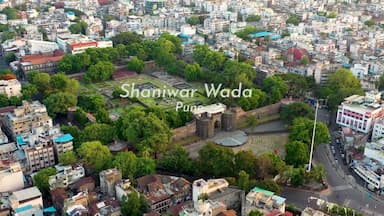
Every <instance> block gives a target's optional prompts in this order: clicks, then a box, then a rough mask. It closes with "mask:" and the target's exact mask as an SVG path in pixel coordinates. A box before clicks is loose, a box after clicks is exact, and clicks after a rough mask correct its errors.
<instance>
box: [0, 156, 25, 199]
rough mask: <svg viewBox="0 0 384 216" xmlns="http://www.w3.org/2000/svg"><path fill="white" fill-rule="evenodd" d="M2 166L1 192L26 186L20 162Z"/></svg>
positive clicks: (0, 170) (0, 177)
mask: <svg viewBox="0 0 384 216" xmlns="http://www.w3.org/2000/svg"><path fill="white" fill-rule="evenodd" d="M0 166H1V167H0V193H4V192H13V191H17V190H21V189H23V188H24V176H23V171H22V170H21V166H20V164H19V163H12V164H9V165H8V166H3V165H0Z"/></svg>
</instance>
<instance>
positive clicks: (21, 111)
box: [3, 101, 53, 139]
mask: <svg viewBox="0 0 384 216" xmlns="http://www.w3.org/2000/svg"><path fill="white" fill-rule="evenodd" d="M3 125H4V128H5V130H6V132H8V133H9V134H10V135H11V136H12V138H13V139H16V136H18V135H21V136H22V135H23V134H29V133H31V131H32V130H33V129H35V130H36V129H37V128H41V127H47V128H52V127H53V123H52V119H51V117H49V116H48V112H47V109H46V107H45V106H44V105H43V104H41V103H40V102H39V101H33V102H32V103H30V102H28V101H23V104H22V105H21V106H19V107H17V108H16V109H14V110H13V112H9V113H7V114H6V115H5V116H4V119H3Z"/></svg>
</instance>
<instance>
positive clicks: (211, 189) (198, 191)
mask: <svg viewBox="0 0 384 216" xmlns="http://www.w3.org/2000/svg"><path fill="white" fill-rule="evenodd" d="M202 194H206V195H207V196H208V199H209V200H211V201H214V202H219V203H222V204H223V205H224V206H226V208H228V209H233V210H236V211H237V212H239V214H241V213H242V212H243V210H242V207H243V206H244V200H245V194H244V191H243V190H240V189H238V188H234V187H229V184H228V182H227V181H226V180H225V179H209V180H207V181H205V180H204V179H198V180H196V181H194V182H193V186H192V200H193V203H196V202H198V200H199V197H200V196H201V195H202Z"/></svg>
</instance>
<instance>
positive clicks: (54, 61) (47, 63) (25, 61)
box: [20, 50, 65, 78]
mask: <svg viewBox="0 0 384 216" xmlns="http://www.w3.org/2000/svg"><path fill="white" fill-rule="evenodd" d="M64 55H65V53H64V52H63V51H61V50H55V51H53V52H49V53H40V54H31V55H26V56H23V57H22V58H21V61H20V69H21V71H22V76H23V78H26V76H27V74H28V73H29V72H31V71H34V70H38V71H42V72H47V73H54V72H55V71H56V68H57V65H58V64H59V62H60V60H61V59H62V58H63V57H64Z"/></svg>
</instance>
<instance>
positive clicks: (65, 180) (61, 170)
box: [48, 165, 85, 190]
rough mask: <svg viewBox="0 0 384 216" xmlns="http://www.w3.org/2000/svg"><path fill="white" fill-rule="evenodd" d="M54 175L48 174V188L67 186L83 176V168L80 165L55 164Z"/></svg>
mask: <svg viewBox="0 0 384 216" xmlns="http://www.w3.org/2000/svg"><path fill="white" fill-rule="evenodd" d="M55 168H56V170H57V173H56V175H53V176H50V177H49V180H48V184H49V188H50V189H51V190H53V189H55V188H67V187H68V186H69V185H71V184H73V183H75V182H76V181H78V180H80V179H81V178H82V177H84V176H85V170H84V167H83V166H82V165H74V166H60V165H56V166H55Z"/></svg>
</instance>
